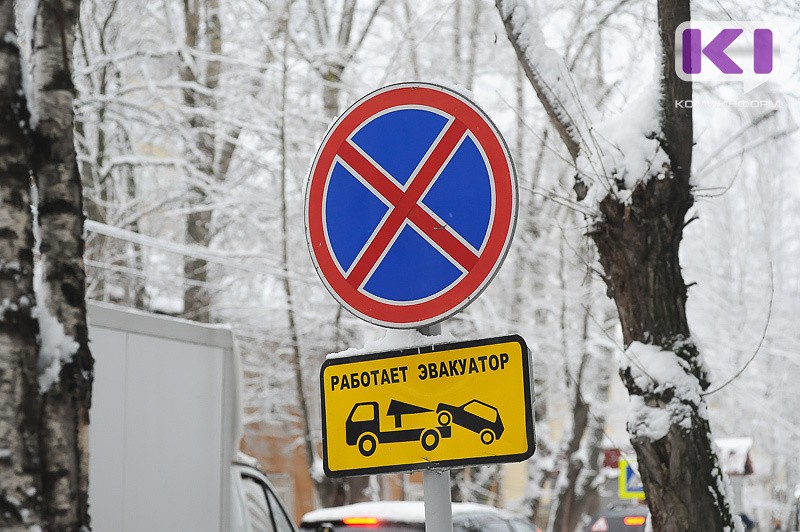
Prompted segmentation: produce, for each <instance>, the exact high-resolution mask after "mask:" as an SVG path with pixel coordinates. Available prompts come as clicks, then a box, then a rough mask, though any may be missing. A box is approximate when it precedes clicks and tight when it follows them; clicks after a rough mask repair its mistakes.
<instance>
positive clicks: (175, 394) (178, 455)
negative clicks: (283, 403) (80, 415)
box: [87, 303, 296, 532]
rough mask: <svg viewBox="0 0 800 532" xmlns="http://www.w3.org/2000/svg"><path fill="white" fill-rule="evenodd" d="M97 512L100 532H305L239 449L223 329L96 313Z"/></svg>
mask: <svg viewBox="0 0 800 532" xmlns="http://www.w3.org/2000/svg"><path fill="white" fill-rule="evenodd" d="M87 307H88V318H89V340H90V342H91V343H90V346H91V349H92V354H93V355H94V358H95V371H94V386H93V392H92V408H91V410H90V426H89V467H90V469H89V504H90V508H89V510H90V514H91V518H92V529H93V530H95V531H99V532H106V531H108V532H138V531H142V532H144V531H147V532H159V531H165V532H167V531H169V532H172V531H183V530H186V531H192V532H205V531H208V532H211V531H217V532H220V531H222V532H228V531H243V532H262V531H268V532H296V528H295V526H294V524H293V523H292V521H291V519H290V518H289V517H288V514H287V512H286V511H285V509H284V508H283V505H282V504H281V503H280V501H279V500H278V498H277V496H275V490H274V489H273V488H272V486H271V485H270V483H269V481H268V480H267V478H266V476H265V475H264V474H263V473H261V472H260V471H259V470H258V469H257V467H255V466H256V464H255V463H253V462H254V461H252V460H248V459H247V457H245V456H244V455H241V454H240V453H238V452H237V449H238V445H239V440H240V438H241V430H242V426H241V401H240V397H239V394H240V383H241V376H240V373H239V364H238V358H237V355H236V353H235V350H234V342H233V334H232V332H231V330H230V329H229V328H227V327H224V326H217V325H206V324H199V323H194V322H190V321H186V320H181V319H176V318H171V317H166V316H158V315H154V314H148V313H144V312H139V311H136V310H132V309H127V308H123V307H119V306H115V305H109V304H105V303H88V305H87Z"/></svg>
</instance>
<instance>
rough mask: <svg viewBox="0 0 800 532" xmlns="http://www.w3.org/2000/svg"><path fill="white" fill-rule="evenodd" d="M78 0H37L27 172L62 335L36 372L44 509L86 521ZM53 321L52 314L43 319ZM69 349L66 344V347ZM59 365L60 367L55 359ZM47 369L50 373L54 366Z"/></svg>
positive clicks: (45, 286) (45, 310)
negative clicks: (41, 371) (41, 375)
mask: <svg viewBox="0 0 800 532" xmlns="http://www.w3.org/2000/svg"><path fill="white" fill-rule="evenodd" d="M79 7H80V2H79V1H78V0H60V1H51V2H39V4H38V8H37V12H36V19H35V23H34V35H33V54H32V61H33V66H34V68H33V92H34V101H35V105H34V108H35V109H36V114H37V115H38V124H37V126H36V128H35V129H34V145H33V173H34V177H35V179H36V184H37V188H38V192H39V203H38V213H39V226H40V232H41V244H40V249H41V269H42V294H39V295H40V298H41V299H43V300H42V301H39V305H40V308H39V311H38V314H39V321H40V324H42V323H44V322H43V320H45V319H46V318H45V317H46V316H47V315H49V316H50V317H52V318H55V320H56V321H57V323H58V324H60V326H61V327H62V328H63V335H64V338H63V339H62V340H61V345H60V346H59V349H58V351H57V353H58V354H57V355H55V354H54V353H53V354H51V355H52V356H58V357H60V360H49V359H47V358H46V356H50V355H47V349H48V346H47V343H48V336H50V335H51V334H52V331H47V330H45V329H43V330H42V344H43V345H42V350H41V355H40V358H41V360H40V361H39V366H40V368H42V366H43V365H45V364H47V365H49V367H50V369H51V370H53V369H54V368H55V369H56V370H58V372H57V378H55V380H54V382H52V384H51V383H50V381H52V380H53V379H52V378H50V379H49V380H46V379H47V377H45V380H40V382H41V383H42V384H43V388H42V412H41V416H42V418H41V423H42V426H41V432H40V440H39V441H40V445H41V458H42V468H43V476H42V478H43V485H42V488H43V489H42V499H43V501H44V507H43V516H44V519H45V521H46V522H47V523H48V525H47V527H46V528H47V529H48V530H77V529H79V528H81V527H87V528H88V527H89V514H88V487H89V476H88V427H89V404H90V400H91V387H92V367H93V360H92V355H91V353H90V351H89V341H88V331H87V327H86V302H85V290H86V287H85V281H86V274H85V270H84V265H83V251H84V241H83V198H82V193H81V180H80V174H79V172H78V165H77V162H76V157H75V146H74V144H73V127H74V113H73V107H72V102H73V98H74V93H75V87H74V85H73V83H72V49H73V46H74V42H75V25H76V22H77V19H78V12H79ZM50 325H51V326H52V325H53V323H50ZM70 351H72V352H70ZM59 366H60V368H59ZM51 377H56V375H53V374H51Z"/></svg>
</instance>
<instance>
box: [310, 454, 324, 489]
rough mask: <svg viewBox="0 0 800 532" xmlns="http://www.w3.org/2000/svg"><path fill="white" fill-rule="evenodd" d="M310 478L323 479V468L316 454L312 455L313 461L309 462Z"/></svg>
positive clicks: (317, 480) (316, 480)
mask: <svg viewBox="0 0 800 532" xmlns="http://www.w3.org/2000/svg"><path fill="white" fill-rule="evenodd" d="M311 478H313V479H314V481H315V482H322V481H323V480H324V479H325V468H323V467H322V460H321V459H320V457H319V456H318V455H314V462H313V463H312V464H311Z"/></svg>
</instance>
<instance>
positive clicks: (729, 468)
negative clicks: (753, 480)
mask: <svg viewBox="0 0 800 532" xmlns="http://www.w3.org/2000/svg"><path fill="white" fill-rule="evenodd" d="M714 443H716V444H717V454H718V455H719V463H720V465H721V466H722V470H723V471H725V473H726V474H728V475H744V474H745V469H746V465H747V458H748V455H749V454H750V449H752V448H753V438H717V439H716V440H714Z"/></svg>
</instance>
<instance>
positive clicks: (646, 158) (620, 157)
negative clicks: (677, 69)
mask: <svg viewBox="0 0 800 532" xmlns="http://www.w3.org/2000/svg"><path fill="white" fill-rule="evenodd" d="M496 5H497V8H498V11H499V12H500V15H501V18H502V19H503V24H504V25H505V28H506V33H507V35H508V38H509V40H510V41H511V44H512V46H513V47H514V50H515V51H516V53H517V57H518V59H519V61H520V63H521V65H522V68H523V70H524V71H525V74H526V75H527V77H528V80H529V81H530V83H531V85H532V86H533V89H534V91H535V92H536V94H537V96H538V98H539V100H540V101H541V103H542V105H543V106H544V109H545V111H546V112H547V115H548V117H549V118H550V120H551V122H552V123H553V126H554V127H555V128H556V130H557V131H558V134H559V135H560V137H561V139H562V141H563V142H564V144H565V145H566V147H567V150H568V151H569V153H570V155H571V156H572V159H573V160H574V162H575V169H576V173H577V175H576V178H575V179H576V187H575V189H576V192H577V193H578V199H579V200H581V201H582V202H583V203H584V204H585V205H586V206H587V207H588V210H589V212H600V210H599V204H600V202H602V201H603V200H604V199H605V198H606V197H608V196H611V197H613V198H614V199H616V200H617V201H619V202H621V203H625V204H629V202H630V200H631V196H632V194H633V190H634V189H635V188H636V187H637V186H639V185H640V184H641V183H646V182H647V181H648V180H649V179H651V178H653V177H656V178H659V179H663V178H665V177H668V176H669V173H668V172H667V171H666V169H667V168H669V158H668V156H667V154H666V153H665V152H664V150H663V149H662V146H661V141H662V140H663V139H661V115H662V112H661V92H660V85H659V84H658V83H653V84H651V85H648V86H646V87H644V88H643V90H642V92H641V94H640V95H639V96H638V97H637V98H634V99H632V100H631V101H630V103H627V104H626V105H625V107H624V108H623V110H622V112H620V113H618V114H617V115H615V116H613V117H611V118H608V119H605V120H601V119H600V118H599V113H598V112H597V111H596V110H595V109H594V108H593V107H591V106H590V105H589V104H587V103H584V100H583V99H582V98H581V95H580V94H579V93H578V89H577V87H576V85H575V83H574V81H573V79H572V76H571V74H570V70H569V68H568V66H567V65H566V63H565V62H564V60H563V59H562V58H561V56H560V55H559V54H558V53H557V52H556V51H555V50H553V49H552V48H550V47H549V46H547V44H546V43H545V40H544V35H543V34H542V30H541V28H540V24H539V22H538V21H537V20H536V18H535V17H534V16H533V15H532V14H531V12H530V9H529V7H528V5H527V3H526V2H525V0H496Z"/></svg>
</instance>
